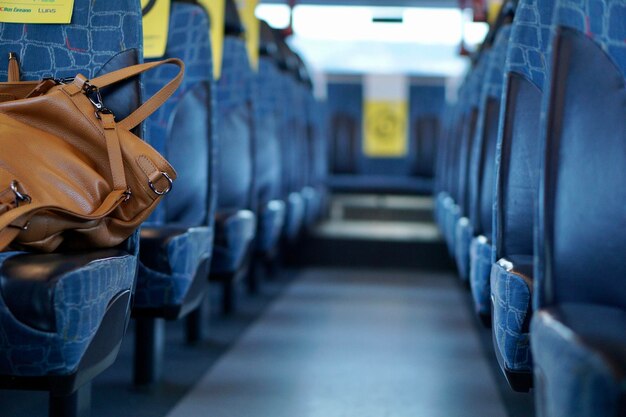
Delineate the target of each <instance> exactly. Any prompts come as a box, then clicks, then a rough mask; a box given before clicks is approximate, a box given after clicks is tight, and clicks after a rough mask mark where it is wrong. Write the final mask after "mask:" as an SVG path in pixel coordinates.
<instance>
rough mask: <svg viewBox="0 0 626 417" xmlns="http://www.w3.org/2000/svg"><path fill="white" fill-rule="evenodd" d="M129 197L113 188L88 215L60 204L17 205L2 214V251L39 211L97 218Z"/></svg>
mask: <svg viewBox="0 0 626 417" xmlns="http://www.w3.org/2000/svg"><path fill="white" fill-rule="evenodd" d="M126 198H127V194H126V191H125V190H113V191H111V192H110V193H109V195H108V196H107V197H106V198H105V199H104V201H103V202H102V204H101V205H100V207H98V208H97V209H96V210H94V212H93V213H91V214H88V215H82V214H76V213H72V212H69V211H68V210H67V209H66V208H63V207H59V206H44V205H41V204H39V205H38V204H32V203H31V204H27V205H24V206H20V207H16V208H14V209H12V210H9V211H7V212H6V213H4V214H2V215H0V252H1V251H3V250H4V249H6V247H7V246H9V245H10V244H11V242H13V240H15V238H16V237H17V236H18V235H19V234H20V232H22V231H23V230H26V229H27V228H28V222H29V220H30V219H31V217H32V216H33V215H35V213H36V212H37V211H41V210H51V211H57V212H63V213H66V214H68V215H70V216H74V217H79V218H81V219H84V220H97V219H100V218H102V217H104V216H107V215H108V214H109V213H111V212H112V211H113V210H115V209H116V208H117V207H118V206H119V205H120V204H121V203H122V202H123V201H125V200H126Z"/></svg>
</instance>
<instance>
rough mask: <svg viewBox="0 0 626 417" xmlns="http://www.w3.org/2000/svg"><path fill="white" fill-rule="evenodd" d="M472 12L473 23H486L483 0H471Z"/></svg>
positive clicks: (485, 7)
mask: <svg viewBox="0 0 626 417" xmlns="http://www.w3.org/2000/svg"><path fill="white" fill-rule="evenodd" d="M472 10H473V11H474V22H486V21H487V2H486V1H485V0H472Z"/></svg>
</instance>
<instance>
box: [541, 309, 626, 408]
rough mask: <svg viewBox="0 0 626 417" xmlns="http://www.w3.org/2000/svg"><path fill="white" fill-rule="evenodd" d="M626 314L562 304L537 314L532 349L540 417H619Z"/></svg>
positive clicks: (625, 359) (625, 368)
mask: <svg viewBox="0 0 626 417" xmlns="http://www.w3.org/2000/svg"><path fill="white" fill-rule="evenodd" d="M624 329H626V311H625V310H623V309H619V308H614V307H608V306H600V305H593V304H577V303H564V304H562V305H559V306H558V307H556V306H555V307H551V308H547V309H545V310H540V311H537V312H536V313H535V317H534V318H533V324H532V339H531V344H532V349H533V352H534V356H535V363H539V364H540V365H541V366H539V367H536V368H535V381H536V388H537V390H536V394H535V395H536V404H537V412H538V415H541V416H550V417H583V416H585V417H587V416H594V417H596V416H597V417H621V416H623V415H624V395H625V390H626V389H625V388H624V387H625V386H626V353H625V352H626V350H625V349H624V346H626V333H625V332H624Z"/></svg>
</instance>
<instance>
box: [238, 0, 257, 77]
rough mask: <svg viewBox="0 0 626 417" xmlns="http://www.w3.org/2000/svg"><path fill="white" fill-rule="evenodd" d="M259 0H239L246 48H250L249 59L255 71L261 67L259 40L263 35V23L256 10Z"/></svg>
mask: <svg viewBox="0 0 626 417" xmlns="http://www.w3.org/2000/svg"><path fill="white" fill-rule="evenodd" d="M257 4H259V0H237V9H238V10H239V16H241V21H242V23H243V25H244V27H245V28H246V48H247V49H248V60H249V61H250V66H251V67H252V69H253V70H254V71H257V70H258V69H259V41H260V36H261V24H260V22H259V19H257V18H256V15H255V14H254V12H255V11H256V6H257Z"/></svg>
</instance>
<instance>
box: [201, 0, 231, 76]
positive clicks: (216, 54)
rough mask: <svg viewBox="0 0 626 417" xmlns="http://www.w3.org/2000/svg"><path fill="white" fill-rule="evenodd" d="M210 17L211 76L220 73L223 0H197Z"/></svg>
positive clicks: (222, 54) (223, 13)
mask: <svg viewBox="0 0 626 417" xmlns="http://www.w3.org/2000/svg"><path fill="white" fill-rule="evenodd" d="M198 3H200V4H201V5H202V6H204V8H205V9H206V10H207V12H208V13H209V16H210V18H211V49H212V50H213V78H215V79H216V80H217V79H219V78H220V76H221V75H222V57H223V56H224V18H225V13H226V1H225V0H198Z"/></svg>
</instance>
